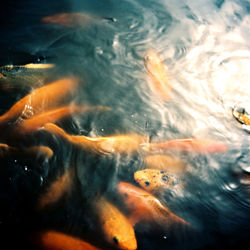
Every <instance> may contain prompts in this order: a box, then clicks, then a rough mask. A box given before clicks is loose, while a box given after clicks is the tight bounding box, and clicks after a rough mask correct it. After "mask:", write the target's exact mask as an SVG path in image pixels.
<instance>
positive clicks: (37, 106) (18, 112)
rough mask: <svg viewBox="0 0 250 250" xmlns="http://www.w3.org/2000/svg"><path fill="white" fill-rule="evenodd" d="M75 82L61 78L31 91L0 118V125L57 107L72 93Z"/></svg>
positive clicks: (72, 79)
mask: <svg viewBox="0 0 250 250" xmlns="http://www.w3.org/2000/svg"><path fill="white" fill-rule="evenodd" d="M76 85H77V81H76V79H74V78H63V79H60V80H58V81H55V82H53V83H50V84H48V85H45V86H43V87H40V88H37V89H35V90H33V91H32V92H31V93H30V94H29V95H27V96H25V97H23V98H22V99H21V100H19V101H18V102H17V103H16V104H14V105H13V106H12V107H11V108H10V110H9V111H7V112H6V113H5V114H3V115H2V116H0V125H7V124H8V123H10V122H14V121H15V120H17V119H18V118H19V117H22V118H24V119H27V118H29V117H31V116H33V115H35V114H38V113H40V112H41V111H43V110H44V109H49V108H52V107H55V106H57V105H58V104H60V103H61V102H63V101H64V99H65V98H66V97H67V96H69V94H70V93H72V90H74V89H75V87H76Z"/></svg>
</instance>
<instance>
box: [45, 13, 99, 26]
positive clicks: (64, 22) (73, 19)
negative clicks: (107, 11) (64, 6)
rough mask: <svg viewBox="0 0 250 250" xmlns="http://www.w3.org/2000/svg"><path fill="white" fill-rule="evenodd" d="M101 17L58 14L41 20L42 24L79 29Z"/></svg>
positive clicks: (80, 14) (83, 14)
mask: <svg viewBox="0 0 250 250" xmlns="http://www.w3.org/2000/svg"><path fill="white" fill-rule="evenodd" d="M98 19H101V17H98V16H94V15H90V14H85V13H60V14H55V15H52V16H46V17H43V18H42V22H43V23H50V24H57V25H61V26H64V27H79V26H80V27H81V26H83V25H86V24H89V23H92V22H94V21H96V20H98Z"/></svg>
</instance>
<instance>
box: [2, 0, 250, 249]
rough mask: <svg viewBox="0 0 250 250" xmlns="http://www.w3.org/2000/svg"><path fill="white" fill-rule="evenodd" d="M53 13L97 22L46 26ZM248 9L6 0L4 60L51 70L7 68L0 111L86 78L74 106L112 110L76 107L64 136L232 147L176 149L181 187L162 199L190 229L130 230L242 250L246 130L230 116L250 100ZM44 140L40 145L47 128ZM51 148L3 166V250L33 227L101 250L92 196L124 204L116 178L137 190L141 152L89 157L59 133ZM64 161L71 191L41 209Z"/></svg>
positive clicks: (243, 1) (216, 3) (240, 4)
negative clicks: (163, 94)
mask: <svg viewBox="0 0 250 250" xmlns="http://www.w3.org/2000/svg"><path fill="white" fill-rule="evenodd" d="M58 13H84V14H87V15H89V16H90V17H91V18H90V21H89V22H87V23H85V22H81V21H80V22H79V23H77V24H75V25H72V26H64V25H57V24H53V23H44V22H41V20H42V18H43V17H46V16H52V15H55V14H58ZM249 13H250V2H249V1H248V0H231V1H230V0H225V1H224V0H213V1H204V0H199V1H197V0H187V1H181V0H175V1H172V0H157V1H156V0H124V1H116V0H91V1H90V0H89V1H80V0H63V1H31V0H30V1H29V0H24V1H9V3H6V5H4V6H3V7H2V10H1V17H0V20H1V23H0V25H1V40H0V44H1V46H0V64H1V65H2V66H4V65H9V64H11V65H24V64H27V63H41V62H42V63H49V64H55V65H56V66H55V67H54V68H53V69H51V70H49V71H48V73H44V72H42V73H41V72H40V73H38V74H37V73H34V74H32V73H27V72H23V71H20V72H14V73H10V75H9V76H8V77H9V78H10V81H9V82H10V83H9V84H10V85H11V83H12V82H13V85H14V84H15V88H13V89H11V90H8V91H7V92H6V91H5V90H6V89H4V88H1V90H0V91H1V92H0V112H1V114H3V113H4V112H6V111H7V110H8V109H9V108H10V107H11V106H12V105H13V104H14V103H15V102H16V101H18V100H19V99H20V98H22V97H24V96H25V95H26V94H28V93H29V92H30V91H31V90H32V89H33V88H37V87H40V86H42V85H44V84H45V83H48V82H51V81H54V80H55V79H58V78H63V77H76V78H77V79H79V81H80V85H79V86H78V89H77V92H76V93H75V94H74V96H73V97H72V99H71V104H75V103H77V104H81V105H89V106H94V105H103V106H107V107H109V108H111V111H108V112H100V111H98V112H90V113H88V114H87V115H86V114H83V115H81V114H74V115H72V116H71V117H70V119H67V120H66V121H63V122H60V123H58V126H60V127H61V128H63V129H64V130H65V131H67V133H69V134H74V135H85V136H89V137H99V136H111V135H117V134H129V133H136V134H141V135H144V136H146V137H149V138H150V140H151V141H152V142H158V141H166V140H172V139H178V138H190V137H192V138H208V139H213V140H217V141H220V142H223V143H224V144H225V145H226V146H227V151H226V152H218V153H215V154H209V153H206V154H192V153H175V154H174V156H175V157H178V158H180V159H181V160H183V161H184V162H186V165H185V170H183V173H182V179H183V182H184V183H185V184H184V185H183V186H182V188H179V189H176V190H175V189H172V190H171V192H170V191H169V190H164V191H163V192H162V193H161V194H160V195H159V196H158V198H159V199H160V200H161V202H162V203H163V204H164V205H165V206H166V207H168V208H169V209H170V210H171V211H172V212H173V213H175V214H177V215H178V216H179V217H181V218H183V219H185V220H186V221H187V222H188V223H189V224H190V225H191V226H190V228H188V229H185V230H184V229H180V230H173V231H171V230H168V229H161V230H158V229H157V230H156V229H152V228H151V227H150V224H146V225H144V224H143V225H141V224H140V223H138V224H136V225H135V227H134V230H135V235H136V239H137V244H138V249H142V250H144V249H224V248H225V249H240V247H241V245H242V244H244V243H246V240H247V239H248V238H249V235H250V227H249V219H250V189H249V187H250V181H249V180H250V179H249V174H250V137H249V133H248V132H247V131H246V130H244V128H243V127H242V126H241V124H240V123H238V122H237V121H236V120H235V119H234V118H233V116H232V107H233V106H234V105H235V104H239V103H240V104H243V105H249V103H250V87H249V86H250V72H249V68H250V50H249V46H250V43H249V42H250V31H249V26H250V15H249ZM149 50H154V51H156V53H157V54H158V55H159V56H160V58H161V60H162V62H163V63H164V65H165V66H166V68H167V72H168V75H169V83H170V84H171V98H170V101H168V102H164V101H162V100H160V99H159V98H158V97H157V96H156V95H154V93H152V91H151V90H150V88H149V85H148V82H149V79H148V73H147V70H146V66H145V57H146V55H147V51H149ZM16 78H20V79H21V80H20V81H19V83H16V81H15V79H16ZM14 82H15V83H14ZM1 133H4V131H2V132H1ZM39 136H40V137H41V141H42V140H43V138H44V137H43V136H44V135H43V134H42V135H39ZM40 137H39V138H40ZM37 141H38V144H40V142H39V140H37ZM21 143H22V141H21ZM43 143H44V142H43ZM49 143H50V146H51V147H52V148H53V151H54V155H53V158H52V159H51V160H50V161H46V162H42V163H41V164H38V163H37V162H32V161H30V160H29V159H27V160H26V159H24V160H23V159H22V160H17V159H15V158H13V159H8V160H2V162H1V170H0V171H1V175H0V178H1V181H0V183H1V184H0V187H1V189H0V197H1V204H2V205H1V210H2V211H1V217H0V228H1V235H2V237H3V239H5V241H6V242H7V243H8V244H9V248H8V249H12V248H16V247H21V246H23V245H25V246H27V245H29V238H30V235H31V234H32V232H35V231H39V230H44V229H49V230H58V231H60V232H64V233H66V234H69V235H74V236H77V237H79V238H82V239H85V240H89V241H90V242H91V243H97V245H98V246H99V247H102V242H103V240H102V239H101V237H100V236H99V235H100V234H101V232H100V228H98V226H97V224H95V220H92V219H91V218H92V217H93V215H92V212H93V210H95V206H93V203H94V200H95V199H96V197H98V196H99V195H105V196H106V197H108V198H109V199H111V200H113V203H114V204H116V205H117V207H119V208H120V209H121V210H122V208H121V204H120V200H119V199H120V198H119V195H118V191H117V183H119V182H120V181H125V182H130V183H132V184H134V185H137V184H136V183H135V180H134V177H133V175H134V172H135V171H137V170H141V169H143V168H145V166H144V162H143V161H144V154H143V153H140V152H139V153H137V154H133V155H130V154H129V155H125V156H124V155H121V154H117V155H115V156H110V155H104V156H100V155H95V154H94V155H93V154H86V152H82V151H81V150H78V149H75V148H74V147H71V146H70V145H68V144H67V143H64V142H63V141H62V140H60V139H58V138H56V137H55V136H51V137H50V138H49ZM41 144H42V143H41ZM69 166H74V169H75V175H76V176H75V178H74V183H73V184H72V187H71V189H70V191H69V192H68V193H67V195H65V196H63V198H62V199H60V200H59V201H58V202H57V203H56V204H53V206H52V207H50V208H49V209H45V210H44V211H42V212H41V211H39V212H37V211H36V209H34V207H35V205H34V204H35V203H36V202H37V197H39V195H40V194H41V193H42V192H43V191H44V190H46V187H47V186H49V185H50V184H51V183H53V182H54V181H55V179H56V178H58V176H60V175H62V174H63V173H64V172H65V170H66V169H68V168H69ZM137 186H138V185H137ZM99 239H100V240H99ZM29 247H31V246H30V245H29ZM103 248H105V249H110V248H109V246H106V245H105V246H103ZM242 249H243V247H242Z"/></svg>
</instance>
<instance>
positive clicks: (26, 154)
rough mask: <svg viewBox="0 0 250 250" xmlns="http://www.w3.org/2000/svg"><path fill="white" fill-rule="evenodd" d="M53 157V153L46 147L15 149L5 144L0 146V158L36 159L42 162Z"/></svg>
mask: <svg viewBox="0 0 250 250" xmlns="http://www.w3.org/2000/svg"><path fill="white" fill-rule="evenodd" d="M52 156H53V151H52V149H50V148H49V147H47V146H32V147H27V148H20V149H19V148H15V147H12V146H9V145H7V144H0V158H5V157H12V158H13V157H14V158H28V159H32V160H34V159H38V158H42V159H43V160H45V159H47V160H49V159H51V158H52Z"/></svg>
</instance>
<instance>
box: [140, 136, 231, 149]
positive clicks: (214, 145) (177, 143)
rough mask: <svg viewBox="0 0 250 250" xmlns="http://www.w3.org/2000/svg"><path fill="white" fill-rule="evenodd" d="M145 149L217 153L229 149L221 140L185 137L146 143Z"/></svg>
mask: <svg viewBox="0 0 250 250" xmlns="http://www.w3.org/2000/svg"><path fill="white" fill-rule="evenodd" d="M143 149H144V150H146V151H162V150H163V151H164V150H175V151H181V152H194V153H217V152H225V151H227V146H226V145H225V144H224V143H222V142H220V141H214V140H210V139H199V138H185V139H174V140H170V141H164V142H158V143H145V144H144V145H143Z"/></svg>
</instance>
